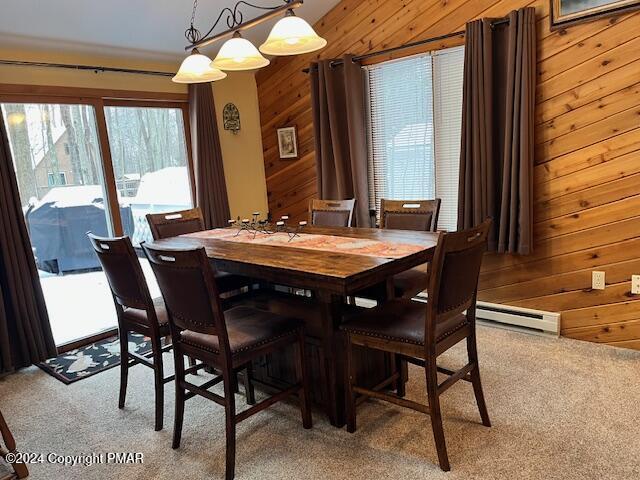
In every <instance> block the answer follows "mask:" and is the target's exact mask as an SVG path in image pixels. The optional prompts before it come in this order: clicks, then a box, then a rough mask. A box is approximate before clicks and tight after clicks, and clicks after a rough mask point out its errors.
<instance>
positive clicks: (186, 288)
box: [142, 244, 312, 480]
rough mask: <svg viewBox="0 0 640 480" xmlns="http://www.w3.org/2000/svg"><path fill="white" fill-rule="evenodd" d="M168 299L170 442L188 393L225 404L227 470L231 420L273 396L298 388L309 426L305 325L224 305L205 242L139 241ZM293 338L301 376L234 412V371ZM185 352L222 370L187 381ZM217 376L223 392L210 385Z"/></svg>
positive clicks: (231, 467)
mask: <svg viewBox="0 0 640 480" xmlns="http://www.w3.org/2000/svg"><path fill="white" fill-rule="evenodd" d="M142 247H143V249H144V251H145V253H146V255H147V258H148V259H149V262H150V263H151V267H152V269H153V271H154V273H155V275H156V279H157V280H158V285H159V286H160V290H161V291H162V295H163V297H164V300H165V303H166V305H167V311H168V318H169V328H170V331H171V336H172V338H173V345H174V349H173V353H174V359H175V367H176V368H175V371H176V403H175V409H176V411H175V425H174V432H173V448H174V449H175V448H178V447H179V446H180V439H181V435H182V424H183V418H184V404H185V400H187V399H189V398H191V397H193V396H195V395H200V396H202V397H205V398H207V399H209V400H212V401H214V402H216V403H218V404H219V405H222V406H223V407H224V408H225V415H226V478H227V480H229V479H232V478H233V477H234V472H235V450H236V425H237V424H238V423H240V422H241V421H242V420H245V419H246V418H248V417H250V416H251V415H253V414H255V413H258V412H260V411H261V410H264V409H265V408H267V407H269V406H270V405H272V404H273V403H275V402H277V401H280V400H284V399H285V398H287V397H289V396H292V395H296V396H298V399H299V402H300V410H301V412H302V423H303V426H304V428H311V425H312V421H311V410H310V406H309V397H308V391H309V389H308V385H307V375H306V367H305V361H304V326H303V324H302V322H300V320H298V319H295V318H291V317H285V316H279V315H276V314H274V313H270V312H267V311H263V310H257V309H254V308H250V307H247V306H242V305H239V306H236V307H233V308H230V309H228V310H225V311H223V309H222V306H221V304H220V297H219V293H218V287H217V285H216V281H215V279H214V272H213V269H212V266H211V264H210V262H209V260H208V258H207V255H206V253H205V251H204V249H203V248H200V249H192V250H165V249H159V248H156V247H154V246H153V245H147V244H143V246H142ZM289 346H292V347H293V348H294V351H295V368H296V371H297V378H298V381H297V383H296V384H295V385H292V386H290V387H288V388H286V389H285V390H283V391H280V392H278V393H276V394H275V395H273V396H271V397H269V398H267V399H266V400H263V401H261V402H260V403H257V404H256V405H253V406H252V407H250V408H248V409H246V410H244V411H242V412H240V413H237V412H236V406H235V397H234V385H235V383H236V381H235V378H236V376H237V372H238V371H239V370H241V369H244V368H245V367H246V365H247V364H249V363H250V362H252V361H253V360H254V359H256V358H258V357H261V356H263V355H266V354H269V353H272V352H275V351H276V350H279V349H283V348H286V347H289ZM184 356H189V357H193V358H196V359H198V360H201V361H202V362H204V363H206V364H207V365H211V366H213V367H215V368H216V369H217V370H218V371H220V372H222V374H221V375H220V376H217V377H214V378H213V379H211V380H209V381H207V382H205V383H204V384H201V385H195V384H193V383H190V382H188V381H186V379H185V371H184ZM220 382H222V383H223V387H224V396H221V395H218V394H217V393H214V392H211V391H209V388H210V387H211V386H213V385H215V384H218V383H220Z"/></svg>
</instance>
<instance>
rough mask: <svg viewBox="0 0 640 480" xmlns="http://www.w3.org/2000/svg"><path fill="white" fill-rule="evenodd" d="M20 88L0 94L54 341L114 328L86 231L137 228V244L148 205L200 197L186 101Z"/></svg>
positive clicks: (156, 208) (143, 236) (177, 204)
mask: <svg viewBox="0 0 640 480" xmlns="http://www.w3.org/2000/svg"><path fill="white" fill-rule="evenodd" d="M14 97H15V96H11V97H10V98H8V99H7V97H5V98H4V99H3V98H2V97H1V96H0V107H1V110H2V115H3V117H4V123H5V126H6V129H7V134H8V137H9V144H10V148H11V154H12V158H13V163H14V167H15V173H16V179H17V183H18V189H19V192H20V198H21V201H22V209H23V212H24V216H25V222H26V225H27V229H28V231H29V235H30V238H31V245H32V249H33V255H34V258H35V261H36V265H37V267H38V272H39V274H40V282H41V284H42V288H43V291H44V296H45V300H46V303H47V310H48V312H49V317H50V320H51V327H52V330H53V335H54V339H55V341H56V344H57V345H64V344H69V343H71V342H76V341H77V340H80V339H84V338H91V337H94V336H96V335H98V334H101V333H102V332H106V331H110V330H113V329H115V328H116V327H117V318H116V312H115V308H114V306H113V300H112V297H111V293H110V290H109V286H108V283H107V279H106V277H105V275H104V273H103V272H102V270H101V268H100V264H99V262H98V259H97V257H96V256H95V254H94V252H93V250H92V248H91V245H90V243H89V241H88V240H87V237H86V232H88V231H91V232H93V233H95V234H97V235H104V236H114V235H116V236H117V235H123V234H124V235H129V236H130V237H131V238H132V240H133V242H134V245H136V246H138V245H139V244H140V242H142V241H149V240H151V235H150V232H149V228H148V226H147V222H146V219H145V215H146V214H147V213H149V212H163V211H169V210H174V209H184V208H190V207H191V206H192V195H191V191H192V185H193V179H192V175H191V169H190V162H189V154H188V143H187V135H186V133H185V132H186V129H185V122H186V117H185V110H184V108H183V107H182V105H180V104H164V103H163V104H160V102H153V104H152V106H149V105H146V104H145V103H143V102H130V101H124V100H122V101H120V100H119V101H112V102H111V103H107V102H108V101H103V100H102V99H87V103H84V102H83V101H82V100H84V99H82V100H81V99H80V98H78V99H77V101H74V100H71V99H69V100H66V99H65V100H59V99H58V100H56V99H51V102H49V99H48V98H42V99H41V98H40V97H38V101H37V102H36V101H35V100H34V101H33V103H31V101H22V99H20V98H14ZM14 100H15V101H14ZM29 100H30V99H29ZM142 263H143V269H144V270H145V275H146V276H147V279H148V280H149V283H150V289H151V293H152V295H153V294H155V295H159V292H158V290H157V286H156V284H155V279H154V278H153V274H152V273H151V270H150V268H149V267H148V265H147V263H146V261H145V260H144V259H142Z"/></svg>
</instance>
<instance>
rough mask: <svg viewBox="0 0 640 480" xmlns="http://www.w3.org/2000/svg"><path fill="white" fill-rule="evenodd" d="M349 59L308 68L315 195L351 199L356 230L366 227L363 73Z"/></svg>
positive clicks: (366, 184) (368, 221) (366, 190)
mask: <svg viewBox="0 0 640 480" xmlns="http://www.w3.org/2000/svg"><path fill="white" fill-rule="evenodd" d="M352 59H353V56H352V55H346V56H345V57H344V58H343V62H342V64H339V65H332V62H331V60H322V61H320V62H318V63H313V64H312V65H311V69H310V76H311V103H312V107H313V126H314V133H315V148H316V170H317V181H318V195H319V196H320V198H322V199H330V200H345V199H348V198H355V199H356V210H355V225H356V226H360V227H369V226H370V223H371V220H370V218H369V184H368V177H367V128H366V107H365V93H364V73H363V71H362V67H361V66H360V64H359V63H355V62H354V61H353V60H352Z"/></svg>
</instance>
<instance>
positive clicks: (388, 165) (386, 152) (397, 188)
mask: <svg viewBox="0 0 640 480" xmlns="http://www.w3.org/2000/svg"><path fill="white" fill-rule="evenodd" d="M463 66H464V48H463V47H460V48H454V49H447V50H442V51H439V52H438V53H434V54H432V55H421V56H416V57H411V58H407V59H403V60H396V61H392V62H386V63H382V64H378V65H374V66H371V67H368V68H367V86H368V93H369V95H368V98H369V111H368V118H369V125H368V126H369V132H368V133H369V193H370V208H372V209H374V208H375V209H376V210H377V211H379V209H380V199H382V198H388V199H394V200H421V199H431V198H435V197H439V198H441V199H442V207H441V210H440V219H439V221H438V227H439V228H440V229H443V230H455V229H456V226H457V208H458V171H459V154H460V134H461V122H462V74H463Z"/></svg>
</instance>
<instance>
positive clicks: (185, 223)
mask: <svg viewBox="0 0 640 480" xmlns="http://www.w3.org/2000/svg"><path fill="white" fill-rule="evenodd" d="M147 222H149V228H150V230H151V235H152V236H153V239H154V240H160V239H163V238H171V237H177V236H178V235H185V234H187V233H195V232H201V231H203V230H205V226H204V217H203V216H202V210H200V208H198V207H196V208H191V209H189V210H179V211H175V212H165V213H148V214H147ZM216 282H217V284H218V289H219V290H220V293H227V292H233V291H236V290H240V289H241V288H243V287H248V286H250V285H252V284H253V281H252V280H251V279H250V278H248V277H243V276H242V275H233V274H230V273H227V272H216Z"/></svg>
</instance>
